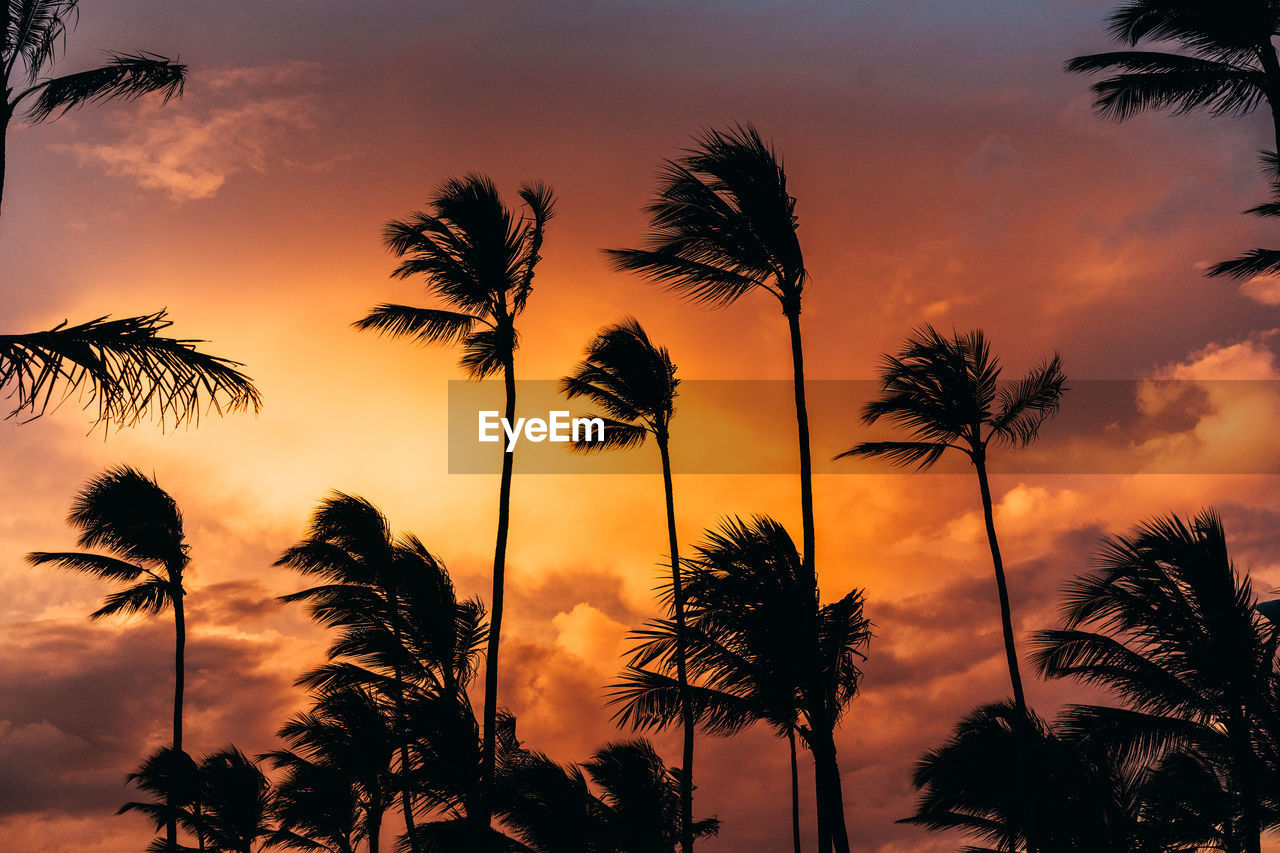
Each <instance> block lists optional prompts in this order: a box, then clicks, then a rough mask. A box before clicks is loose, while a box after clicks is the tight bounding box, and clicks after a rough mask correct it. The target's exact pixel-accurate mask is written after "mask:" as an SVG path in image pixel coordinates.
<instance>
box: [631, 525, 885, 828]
mask: <svg viewBox="0 0 1280 853" xmlns="http://www.w3.org/2000/svg"><path fill="white" fill-rule="evenodd" d="M695 553H696V556H695V557H693V558H691V559H686V560H685V561H684V577H685V590H686V594H687V599H686V603H687V608H688V609H687V625H688V627H687V638H686V640H687V642H686V651H687V655H688V672H689V678H690V681H691V682H693V683H691V685H690V696H691V698H692V705H693V708H694V712H695V717H696V718H697V720H698V722H699V724H700V725H701V726H702V728H703V730H704V731H705V732H707V733H708V734H713V735H731V734H735V733H736V732H738V731H740V730H742V729H743V728H745V727H746V726H748V725H750V724H751V723H752V722H755V721H756V720H763V721H765V722H767V723H768V724H769V725H770V726H771V727H772V728H773V729H774V730H775V732H777V733H778V734H779V735H786V736H787V737H788V740H789V742H790V743H791V746H792V761H791V769H792V780H791V781H792V821H793V836H794V837H793V841H794V842H795V843H796V844H797V846H798V837H799V806H798V800H797V799H796V798H797V796H798V793H797V792H798V779H797V767H796V761H795V750H794V734H795V733H796V732H799V733H800V735H801V737H802V738H803V739H804V741H805V743H806V745H807V746H808V747H809V750H810V752H811V753H812V754H813V758H814V787H815V794H816V798H817V806H818V808H817V813H818V835H819V847H820V849H828V850H829V849H831V846H832V845H834V846H835V847H836V849H838V850H842V851H845V850H848V849H849V846H848V845H849V842H848V834H847V830H846V829H845V824H844V806H843V796H842V794H841V785H840V769H839V763H838V761H837V756H836V748H835V739H834V733H835V727H836V725H837V724H838V722H839V719H840V717H841V716H842V715H843V713H844V710H845V708H846V707H847V706H848V704H849V702H851V701H852V700H853V698H854V697H855V696H856V695H857V692H858V685H859V682H860V679H861V670H860V668H859V665H858V664H859V661H861V660H862V659H863V658H864V657H865V654H864V651H863V650H864V648H865V647H866V645H867V643H868V642H869V641H870V637H871V633H870V629H871V625H870V623H869V622H868V621H867V620H866V619H865V618H864V616H863V614H862V594H861V593H860V592H858V591H856V590H855V591H854V592H851V593H849V594H848V595H846V596H844V597H843V598H841V599H840V600H838V601H835V602H832V603H830V604H826V605H822V606H819V603H818V590H817V588H816V587H815V586H813V584H812V583H811V582H810V579H809V577H808V575H807V573H806V572H805V571H804V566H803V559H802V557H801V556H800V554H798V553H797V552H796V547H795V544H794V543H793V542H792V540H791V537H790V536H789V535H788V534H787V531H786V529H785V528H783V527H782V525H780V524H778V523H777V522H776V521H774V520H772V519H769V518H765V517H757V518H755V519H753V520H752V521H751V522H750V523H748V522H744V521H742V520H740V519H734V520H731V521H727V522H725V524H724V525H723V526H722V527H721V528H720V529H719V530H717V531H712V532H709V533H708V534H707V539H706V541H705V542H704V543H703V544H702V545H699V546H698V547H697V548H696V549H695ZM634 636H635V637H636V638H637V639H638V640H639V643H638V645H637V646H636V648H635V649H634V650H633V652H632V658H631V661H630V664H629V665H628V667H627V669H626V670H625V671H624V673H623V676H622V679H621V682H620V683H619V684H618V685H616V686H615V688H614V689H613V691H612V693H611V696H612V698H611V702H612V703H613V704H617V705H620V706H621V708H620V710H619V712H618V714H617V715H616V719H617V720H618V721H619V722H620V723H623V724H630V725H632V726H633V727H635V728H639V729H650V728H662V727H665V726H667V725H670V724H671V723H673V722H674V721H675V720H678V719H680V717H679V712H680V708H681V704H680V702H679V693H678V690H677V688H676V685H675V684H674V682H673V679H671V678H670V676H669V673H670V671H671V670H672V668H673V656H674V651H675V641H676V638H677V636H678V634H677V631H676V628H675V625H674V623H673V622H671V621H670V620H658V621H655V622H651V623H649V624H648V625H647V626H646V627H645V628H643V629H641V630H640V631H637V632H636V633H635V635H634Z"/></svg>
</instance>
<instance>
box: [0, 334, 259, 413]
mask: <svg viewBox="0 0 1280 853" xmlns="http://www.w3.org/2000/svg"><path fill="white" fill-rule="evenodd" d="M171 322H172V321H170V320H169V319H167V318H166V316H165V312H164V311H157V312H155V313H154V314H147V315H145V316H141V317H125V318H124V319H121V320H111V319H108V318H107V317H99V318H97V319H96V320H90V321H89V322H87V323H81V324H79V325H75V326H68V325H67V324H66V323H65V322H63V323H59V324H58V325H57V326H55V327H53V328H52V329H50V330H49V331H46V332H34V333H29V334H22V335H0V391H5V390H7V391H8V393H9V394H10V395H11V396H12V395H16V397H17V403H16V405H15V406H14V408H13V410H12V411H11V412H10V413H9V417H15V416H17V415H21V414H23V413H27V415H28V418H27V419H28V420H31V419H34V418H38V417H40V416H41V415H42V414H44V413H45V412H46V411H47V410H48V408H49V405H50V404H51V403H53V404H54V405H55V406H56V405H57V404H58V403H59V402H61V401H62V400H65V399H66V398H67V397H69V396H71V395H72V394H73V393H78V394H80V396H81V398H82V399H84V400H85V402H86V404H88V405H96V408H97V422H98V423H103V424H107V423H114V424H117V425H119V426H132V425H134V424H136V423H138V421H140V420H142V419H143V418H145V417H148V416H151V415H155V416H157V417H158V418H159V420H160V423H161V425H162V426H163V425H165V424H167V423H169V422H170V419H172V423H173V425H174V426H177V425H179V424H182V423H190V422H195V421H198V420H199V418H200V413H201V410H206V411H207V410H208V409H213V410H215V411H217V412H218V413H219V414H222V413H223V410H224V409H226V410H227V411H232V412H235V411H242V410H245V409H253V411H255V412H256V411H258V409H259V408H260V407H261V405H262V397H261V395H260V394H259V393H258V389H257V388H255V387H254V386H253V382H252V381H251V380H250V379H249V377H247V376H245V375H244V374H243V373H241V372H240V371H239V370H237V368H238V367H240V366H241V365H240V364H239V363H238V362H234V361H228V360H227V359H224V358H218V357H217V356H212V355H205V354H204V353H202V352H199V351H198V350H196V348H195V345H196V344H198V343H201V341H191V340H180V339H174V338H166V337H162V336H160V335H159V334H158V333H159V332H160V331H162V330H163V329H165V328H166V327H168V326H169V325H171ZM55 393H57V394H58V397H57V399H56V401H55Z"/></svg>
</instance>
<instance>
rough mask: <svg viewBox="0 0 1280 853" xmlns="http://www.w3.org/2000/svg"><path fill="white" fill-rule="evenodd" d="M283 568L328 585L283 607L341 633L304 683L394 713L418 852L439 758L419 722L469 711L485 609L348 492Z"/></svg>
mask: <svg viewBox="0 0 1280 853" xmlns="http://www.w3.org/2000/svg"><path fill="white" fill-rule="evenodd" d="M276 565H284V566H289V567H291V568H294V569H297V570H298V571H300V572H302V573H303V574H305V575H308V576H312V577H318V578H320V579H321V580H322V581H323V582H324V583H323V584H322V585H321V586H317V587H313V588H311V589H307V590H302V591H301V592H296V593H293V594H291V595H285V596H281V597H280V599H279V600H280V601H283V602H292V601H305V602H307V603H308V604H309V605H310V610H311V614H312V616H313V618H315V619H316V621H318V622H320V623H321V624H323V625H325V626H327V627H336V628H338V629H340V633H339V634H338V636H337V637H336V638H335V639H334V641H333V643H332V644H331V645H330V647H329V652H328V656H329V659H330V661H331V663H329V664H327V665H325V666H321V667H319V668H317V669H315V670H313V671H311V672H309V673H307V674H306V675H304V676H303V677H302V678H301V679H299V681H298V683H299V684H303V685H306V686H309V687H312V688H318V689H321V690H330V689H334V688H336V687H359V688H361V689H365V690H369V691H371V692H373V693H374V694H376V695H378V696H379V697H382V698H383V699H384V700H385V702H386V703H387V704H389V706H390V707H392V708H393V709H394V712H395V718H396V722H395V730H396V735H397V739H398V753H399V763H400V766H399V779H400V785H399V788H400V797H401V811H402V813H403V815H404V820H405V827H406V830H407V833H408V838H409V845H410V849H411V850H416V849H418V848H417V847H416V846H414V845H416V843H417V841H416V838H417V836H416V833H415V831H414V825H415V808H414V794H413V785H412V784H411V782H410V780H412V779H414V778H415V776H421V775H422V773H421V770H422V768H421V764H422V761H423V757H424V756H425V755H426V754H428V753H429V752H430V750H429V749H425V748H424V746H423V745H422V744H421V743H419V742H418V741H419V738H418V737H417V736H416V735H415V728H416V727H418V722H419V721H417V720H414V719H413V713H414V712H415V710H416V709H422V708H426V707H427V706H428V705H429V704H431V702H432V701H436V700H438V701H439V702H440V703H442V704H444V705H447V706H452V705H454V704H458V703H469V699H468V698H467V694H466V689H467V685H468V684H469V683H470V681H471V677H472V674H473V673H474V671H475V668H474V667H475V660H474V658H475V655H476V653H477V651H478V649H479V647H480V645H481V644H482V643H483V642H484V637H485V624H484V608H483V606H482V605H481V604H480V602H479V601H477V600H468V601H461V602H460V601H459V600H458V598H457V595H456V593H455V591H454V588H453V583H452V582H451V580H450V579H449V575H448V572H447V571H446V570H445V567H444V565H443V564H442V563H441V562H440V561H439V560H438V559H436V558H435V557H434V556H433V555H432V554H431V553H429V552H428V551H427V549H426V547H425V546H423V544H422V543H421V542H420V541H419V540H418V539H417V538H415V537H413V536H409V535H406V536H400V537H394V536H392V534H391V530H390V526H389V525H388V523H387V520H386V517H385V516H383V514H382V513H381V512H380V511H379V510H378V509H377V507H375V506H373V504H371V503H369V502H368V501H366V500H364V499H362V498H357V497H352V496H350V495H345V494H342V493H340V492H336V493H334V494H333V496H331V497H330V498H328V499H326V500H325V501H323V502H322V503H321V505H320V506H319V508H318V509H317V510H316V512H315V514H314V515H313V516H312V520H311V523H310V525H309V526H308V529H307V534H306V538H305V539H303V541H302V542H300V543H298V544H297V545H294V546H293V547H291V548H290V549H289V550H288V551H286V552H285V553H284V555H283V556H282V557H281V558H280V559H279V560H278V561H277V563H276ZM468 707H469V706H468ZM415 751H416V752H417V758H418V760H417V761H415V760H414V758H413V756H412V754H411V753H413V752H415Z"/></svg>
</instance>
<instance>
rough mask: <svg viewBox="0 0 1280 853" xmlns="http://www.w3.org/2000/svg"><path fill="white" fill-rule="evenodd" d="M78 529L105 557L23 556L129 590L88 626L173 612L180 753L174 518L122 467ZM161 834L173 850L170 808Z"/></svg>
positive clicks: (183, 563) (170, 505) (177, 515)
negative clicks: (124, 617) (105, 619)
mask: <svg viewBox="0 0 1280 853" xmlns="http://www.w3.org/2000/svg"><path fill="white" fill-rule="evenodd" d="M67 521H68V523H70V524H71V526H72V527H76V528H79V530H80V537H79V539H77V540H76V544H77V545H79V546H80V547H81V548H94V549H102V550H105V551H107V552H108V553H106V554H99V553H92V552H88V553H86V552H74V551H73V552H45V551H36V552H33V553H31V554H28V555H27V562H29V563H31V564H32V565H36V566H41V565H46V564H49V565H54V566H57V567H59V568H63V569H72V570H74V571H77V572H84V573H85V574H90V575H94V576H95V577H99V578H102V579H103V580H107V581H115V582H123V583H130V584H132V586H128V587H126V588H125V589H122V590H120V591H119V592H113V593H111V594H110V595H108V596H107V598H106V601H105V602H104V603H103V605H102V607H100V608H98V609H97V610H95V611H94V612H93V613H92V614H90V616H91V618H93V619H100V618H102V617H103V616H112V615H115V614H117V613H122V614H125V615H130V614H134V613H146V614H156V613H161V612H163V611H164V610H166V609H168V608H169V607H172V608H173V622H174V629H175V641H174V654H173V743H172V749H173V752H174V753H181V752H182V698H183V690H184V687H185V684H184V681H185V676H184V673H185V651H186V644H187V622H186V615H185V610H184V608H183V596H185V595H186V590H184V589H183V587H182V575H183V572H184V571H185V570H186V568H187V564H188V563H189V562H190V559H191V558H190V556H189V554H188V549H187V543H186V541H185V538H184V535H183V531H182V513H181V512H179V510H178V505H177V504H176V503H175V502H174V500H173V498H171V497H170V496H169V494H168V493H167V492H166V491H164V490H163V489H161V488H160V486H159V485H157V484H156V481H155V480H153V479H151V478H150V477H148V476H146V475H145V474H143V473H141V472H139V471H137V470H136V469H133V468H129V467H120V468H112V469H109V470H108V471H107V472H106V473H104V474H100V475H99V476H97V477H95V478H94V479H92V480H90V481H89V484H88V485H87V486H85V488H84V489H83V490H82V491H81V492H80V494H79V495H78V496H77V497H76V500H75V503H74V504H73V505H72V508H71V515H70V516H68V518H67ZM169 812H170V815H169V820H168V824H167V826H166V836H167V837H166V843H167V844H168V850H170V851H174V850H176V849H177V848H176V845H177V824H176V820H175V817H174V806H172V805H171V806H170V807H169Z"/></svg>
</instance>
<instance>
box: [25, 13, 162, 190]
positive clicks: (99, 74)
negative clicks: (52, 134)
mask: <svg viewBox="0 0 1280 853" xmlns="http://www.w3.org/2000/svg"><path fill="white" fill-rule="evenodd" d="M78 5H79V4H78V2H77V0H11V2H8V3H5V4H4V7H3V9H2V10H0V21H3V26H0V33H3V34H4V36H5V37H4V39H3V40H2V41H0V63H3V68H4V78H3V82H4V92H5V97H4V98H3V99H0V199H2V198H3V193H4V166H5V137H6V136H8V132H9V123H10V122H11V121H12V120H13V117H14V115H15V114H17V113H19V112H23V113H25V116H26V118H27V120H28V121H30V122H31V123H32V124H39V123H40V122H44V121H48V120H50V119H55V118H57V117H58V116H60V115H62V114H63V113H65V112H66V111H67V110H70V109H74V108H76V107H79V106H82V105H84V104H87V103H93V102H100V101H110V100H115V99H121V100H126V101H132V100H134V99H136V98H140V97H142V96H143V95H146V94H150V93H152V92H158V93H160V94H161V96H162V97H163V102H164V103H168V101H169V99H170V98H173V97H180V96H181V95H182V85H183V83H184V82H185V81H186V77H187V66H185V65H180V64H178V63H176V62H171V61H169V60H168V59H166V58H164V57H163V56H157V55H156V54H154V53H146V52H144V51H139V52H137V53H112V54H110V56H111V61H110V62H108V63H107V64H106V65H103V66H101V67H99V68H94V69H92V70H90V71H79V72H76V73H75V74H67V75H64V76H62V77H50V76H48V72H49V69H50V68H51V67H52V66H53V64H54V61H55V60H56V58H57V52H58V48H59V47H60V46H62V45H63V44H64V43H65V41H66V36H67V31H68V30H70V29H74V27H75V23H76V19H77V17H78V16H79V9H78V8H77V7H78ZM19 64H21V66H22V67H21V69H19V67H18V66H19ZM15 88H16V89H17V93H16V94H15V93H14V89H15Z"/></svg>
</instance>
